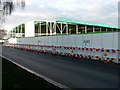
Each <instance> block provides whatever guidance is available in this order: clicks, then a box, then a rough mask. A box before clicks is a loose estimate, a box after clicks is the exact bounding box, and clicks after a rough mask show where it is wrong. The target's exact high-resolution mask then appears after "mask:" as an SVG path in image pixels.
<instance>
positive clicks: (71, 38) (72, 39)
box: [68, 35, 76, 47]
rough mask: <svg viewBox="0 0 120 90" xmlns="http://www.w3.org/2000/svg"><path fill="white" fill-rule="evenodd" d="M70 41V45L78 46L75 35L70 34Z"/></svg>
mask: <svg viewBox="0 0 120 90" xmlns="http://www.w3.org/2000/svg"><path fill="white" fill-rule="evenodd" d="M68 39H69V40H68V42H69V45H68V46H70V47H71V46H73V47H75V46H76V43H75V35H69V37H68Z"/></svg>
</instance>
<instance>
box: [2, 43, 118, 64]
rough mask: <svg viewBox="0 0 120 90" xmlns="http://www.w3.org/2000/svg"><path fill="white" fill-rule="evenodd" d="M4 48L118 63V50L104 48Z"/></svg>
mask: <svg viewBox="0 0 120 90" xmlns="http://www.w3.org/2000/svg"><path fill="white" fill-rule="evenodd" d="M3 46H4V47H10V48H13V49H20V50H28V51H38V52H41V53H43V52H46V53H51V54H54V55H57V54H59V55H65V56H71V57H72V58H74V57H79V58H86V59H95V60H100V61H103V62H104V63H109V62H115V63H120V56H119V55H118V54H119V53H120V50H118V49H117V50H116V49H105V48H102V49H100V48H86V47H66V46H53V45H52V46H48V45H34V44H14V43H9V44H3Z"/></svg>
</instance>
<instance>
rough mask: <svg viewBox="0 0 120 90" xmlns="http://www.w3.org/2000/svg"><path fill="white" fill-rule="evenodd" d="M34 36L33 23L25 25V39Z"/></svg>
mask: <svg viewBox="0 0 120 90" xmlns="http://www.w3.org/2000/svg"><path fill="white" fill-rule="evenodd" d="M33 36H35V30H34V21H30V22H26V23H25V37H33Z"/></svg>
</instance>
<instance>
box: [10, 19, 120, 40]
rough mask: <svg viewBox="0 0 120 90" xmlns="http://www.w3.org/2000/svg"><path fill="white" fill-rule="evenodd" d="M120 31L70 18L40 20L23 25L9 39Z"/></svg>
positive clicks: (109, 26)
mask: <svg viewBox="0 0 120 90" xmlns="http://www.w3.org/2000/svg"><path fill="white" fill-rule="evenodd" d="M114 31H119V29H118V26H112V25H107V24H100V23H95V22H87V21H80V20H74V19H68V18H55V19H52V20H50V19H40V20H31V21H28V22H24V23H21V24H20V25H18V26H16V27H14V28H13V29H12V30H11V31H10V32H9V38H15V37H36V36H46V35H56V34H78V33H83V34H84V33H96V32H114Z"/></svg>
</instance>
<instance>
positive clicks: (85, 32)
mask: <svg viewBox="0 0 120 90" xmlns="http://www.w3.org/2000/svg"><path fill="white" fill-rule="evenodd" d="M85 33H87V26H86V25H85Z"/></svg>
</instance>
